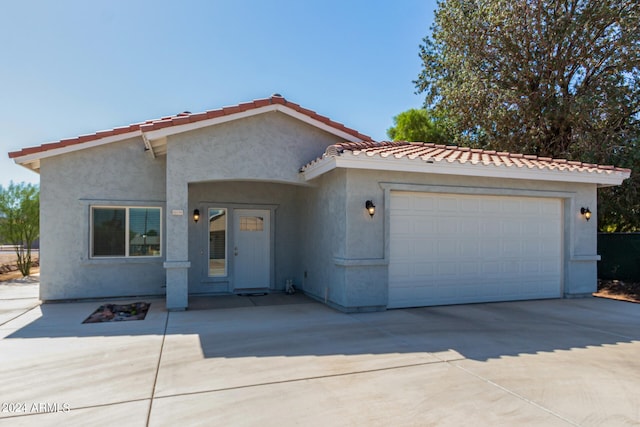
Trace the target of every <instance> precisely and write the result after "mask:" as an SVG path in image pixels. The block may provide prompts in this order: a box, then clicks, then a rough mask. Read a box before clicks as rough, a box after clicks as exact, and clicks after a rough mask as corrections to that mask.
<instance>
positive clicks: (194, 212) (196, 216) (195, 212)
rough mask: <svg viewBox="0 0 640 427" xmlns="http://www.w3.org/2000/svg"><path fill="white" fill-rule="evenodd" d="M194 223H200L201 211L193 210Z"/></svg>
mask: <svg viewBox="0 0 640 427" xmlns="http://www.w3.org/2000/svg"><path fill="white" fill-rule="evenodd" d="M193 221H194V222H195V223H196V224H197V223H198V221H200V211H199V210H198V209H194V210H193Z"/></svg>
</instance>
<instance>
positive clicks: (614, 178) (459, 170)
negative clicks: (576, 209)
mask: <svg viewBox="0 0 640 427" xmlns="http://www.w3.org/2000/svg"><path fill="white" fill-rule="evenodd" d="M334 168H351V169H370V170H383V171H395V172H418V173H432V174H440V175H461V176H473V177H488V178H510V179H528V180H535V181H560V182H576V183H588V184H599V185H606V186H609V185H620V184H622V181H624V180H625V179H627V178H629V175H630V174H629V173H628V172H620V171H613V172H608V171H606V172H605V171H603V172H601V173H598V172H582V171H568V170H553V169H541V168H527V167H517V166H497V165H484V164H481V163H480V164H478V163H476V164H472V163H471V164H467V163H465V164H461V163H458V162H448V161H444V160H443V161H440V162H434V163H426V162H424V161H421V160H413V159H408V158H401V159H398V158H394V157H393V156H389V157H380V156H379V155H376V156H371V157H369V156H367V155H366V154H360V155H358V156H356V155H354V154H351V153H343V154H342V155H340V156H332V157H327V158H324V159H322V160H319V161H317V162H316V163H314V164H312V165H310V166H309V167H308V168H307V169H305V171H304V177H305V179H306V180H311V179H314V178H316V177H318V176H319V175H322V174H323V173H326V172H328V171H330V170H332V169H334Z"/></svg>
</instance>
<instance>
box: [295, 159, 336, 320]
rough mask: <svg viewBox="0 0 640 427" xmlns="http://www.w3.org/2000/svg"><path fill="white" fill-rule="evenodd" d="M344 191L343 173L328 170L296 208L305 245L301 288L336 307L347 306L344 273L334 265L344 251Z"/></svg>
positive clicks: (304, 194)
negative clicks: (298, 212) (298, 209)
mask: <svg viewBox="0 0 640 427" xmlns="http://www.w3.org/2000/svg"><path fill="white" fill-rule="evenodd" d="M346 189H347V184H346V171H344V170H334V171H331V172H329V173H327V174H325V175H322V176H321V177H319V178H318V179H317V180H316V182H314V187H313V188H308V189H306V191H305V192H304V193H303V195H302V200H303V202H302V203H301V206H300V207H301V210H300V214H301V215H300V218H301V221H302V234H303V235H304V236H305V243H306V244H305V245H304V247H303V249H302V261H301V267H302V269H303V281H302V288H303V289H304V292H305V293H307V294H308V295H310V296H312V297H314V298H316V299H318V300H320V301H323V302H327V303H328V304H331V305H334V306H337V307H339V308H342V307H346V306H347V299H346V291H345V289H346V288H345V275H344V270H343V269H342V268H338V267H337V266H336V260H339V259H343V258H344V257H345V256H346V250H347V240H346V236H347V215H346V212H345V203H346V199H347V190H346Z"/></svg>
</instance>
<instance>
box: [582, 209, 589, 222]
mask: <svg viewBox="0 0 640 427" xmlns="http://www.w3.org/2000/svg"><path fill="white" fill-rule="evenodd" d="M580 213H581V214H582V215H584V217H585V219H586V220H587V221H589V220H590V219H591V211H590V210H589V208H580Z"/></svg>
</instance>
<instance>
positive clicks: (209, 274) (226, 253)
mask: <svg viewBox="0 0 640 427" xmlns="http://www.w3.org/2000/svg"><path fill="white" fill-rule="evenodd" d="M212 210H219V211H224V233H225V237H224V274H212V271H211V243H210V240H209V239H210V238H211V237H210V233H211V229H210V226H209V225H208V226H207V241H208V242H209V244H208V245H207V247H208V257H207V277H208V278H210V279H219V278H225V277H229V210H230V209H229V208H226V207H218V206H213V207H208V208H207V223H208V224H209V223H210V220H209V218H210V215H211V211H212Z"/></svg>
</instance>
